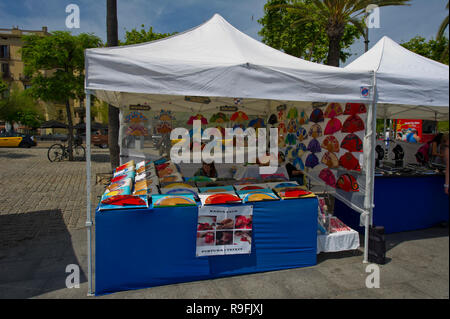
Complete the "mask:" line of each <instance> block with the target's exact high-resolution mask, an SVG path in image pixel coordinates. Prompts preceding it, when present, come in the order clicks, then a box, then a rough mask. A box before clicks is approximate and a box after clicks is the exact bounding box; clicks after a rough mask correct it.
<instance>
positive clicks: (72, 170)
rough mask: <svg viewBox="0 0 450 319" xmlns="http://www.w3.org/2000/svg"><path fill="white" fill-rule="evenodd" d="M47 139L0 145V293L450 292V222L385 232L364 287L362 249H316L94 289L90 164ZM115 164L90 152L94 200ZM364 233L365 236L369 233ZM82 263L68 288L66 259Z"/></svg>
mask: <svg viewBox="0 0 450 319" xmlns="http://www.w3.org/2000/svg"><path fill="white" fill-rule="evenodd" d="M49 145H50V144H49V143H40V144H39V145H38V147H36V148H32V149H20V148H0V186H1V190H2V191H1V197H0V298H52V299H53V298H91V299H103V298H163V299H172V298H188V299H191V298H225V299H228V298H234V299H247V298H258V299H262V298H275V299H298V298H426V299H429V298H447V299H448V298H449V240H448V238H449V237H448V228H445V227H440V226H436V227H433V228H428V229H424V230H418V231H412V232H404V233H398V234H391V235H387V236H386V237H387V249H388V251H387V257H388V262H387V263H386V264H385V265H382V266H380V288H372V289H369V288H367V287H366V278H367V276H368V275H369V274H368V273H366V271H365V270H366V266H367V264H363V263H362V260H363V255H362V249H361V248H360V249H359V250H358V251H352V252H341V253H327V254H324V253H322V254H320V255H319V256H318V260H317V265H315V266H313V267H307V268H297V269H290V270H282V271H274V272H266V273H258V274H250V275H242V276H234V277H227V278H221V279H215V280H206V281H198V282H191V283H183V284H174V285H168V286H161V287H155V288H148V289H141V290H134V291H126V292H119V293H115V294H111V295H107V296H102V297H88V296H87V291H88V289H87V253H86V246H87V236H86V229H85V227H84V223H85V220H86V170H85V168H86V164H85V162H68V161H66V162H60V163H50V162H49V161H48V159H47V148H46V147H48V146H49ZM108 171H110V164H109V152H108V150H102V149H99V148H94V149H93V154H92V179H91V180H92V191H93V194H92V199H93V203H92V205H93V206H92V207H93V209H94V208H95V206H96V203H97V200H98V199H97V196H99V195H100V194H101V193H102V192H103V188H104V186H102V185H95V177H96V174H97V173H105V172H108ZM363 242H364V241H363V237H361V244H362V243H363ZM70 264H76V265H79V266H80V267H81V284H80V288H72V289H68V288H66V284H65V282H66V276H67V275H68V274H67V273H66V266H67V265H70Z"/></svg>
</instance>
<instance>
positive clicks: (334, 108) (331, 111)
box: [324, 103, 342, 119]
mask: <svg viewBox="0 0 450 319" xmlns="http://www.w3.org/2000/svg"><path fill="white" fill-rule="evenodd" d="M324 115H325V117H327V118H330V119H332V118H334V117H336V116H339V115H342V106H341V105H340V104H339V103H330V104H328V106H327V108H326V110H325V114H324Z"/></svg>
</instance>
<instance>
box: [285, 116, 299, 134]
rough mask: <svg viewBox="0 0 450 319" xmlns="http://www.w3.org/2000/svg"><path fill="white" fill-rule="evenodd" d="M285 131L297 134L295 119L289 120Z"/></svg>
mask: <svg viewBox="0 0 450 319" xmlns="http://www.w3.org/2000/svg"><path fill="white" fill-rule="evenodd" d="M287 131H288V132H289V133H297V120H296V119H291V120H289V122H288V125H287Z"/></svg>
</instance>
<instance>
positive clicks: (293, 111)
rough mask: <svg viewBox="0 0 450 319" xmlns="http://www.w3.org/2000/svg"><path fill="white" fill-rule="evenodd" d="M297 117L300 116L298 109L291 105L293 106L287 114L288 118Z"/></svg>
mask: <svg viewBox="0 0 450 319" xmlns="http://www.w3.org/2000/svg"><path fill="white" fill-rule="evenodd" d="M297 117H298V111H297V108H295V107H291V108H290V109H289V112H288V114H287V118H288V119H296V118H297Z"/></svg>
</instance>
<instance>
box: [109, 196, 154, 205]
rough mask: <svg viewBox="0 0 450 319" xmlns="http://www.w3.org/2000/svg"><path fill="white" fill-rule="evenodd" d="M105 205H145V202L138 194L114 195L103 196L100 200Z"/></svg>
mask: <svg viewBox="0 0 450 319" xmlns="http://www.w3.org/2000/svg"><path fill="white" fill-rule="evenodd" d="M101 203H102V204H105V205H117V206H140V205H147V203H146V202H145V201H144V200H143V199H142V198H141V197H138V196H133V195H115V196H112V197H108V198H105V199H104V200H102V201H101Z"/></svg>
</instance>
